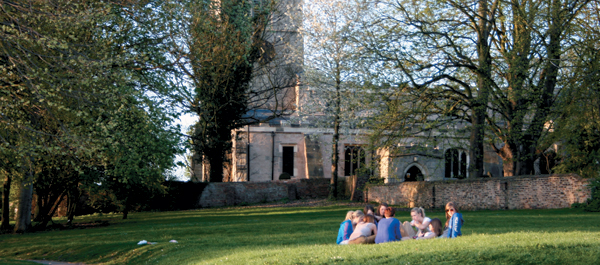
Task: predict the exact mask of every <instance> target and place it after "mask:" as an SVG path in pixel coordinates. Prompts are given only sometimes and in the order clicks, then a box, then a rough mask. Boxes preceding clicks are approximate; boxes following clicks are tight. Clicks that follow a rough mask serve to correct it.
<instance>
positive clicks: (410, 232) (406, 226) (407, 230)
mask: <svg viewBox="0 0 600 265" xmlns="http://www.w3.org/2000/svg"><path fill="white" fill-rule="evenodd" d="M400 229H402V230H404V233H402V230H400V233H401V234H402V237H414V236H415V235H417V232H415V229H413V227H412V226H411V225H410V222H408V221H406V222H404V223H403V224H402V226H400Z"/></svg>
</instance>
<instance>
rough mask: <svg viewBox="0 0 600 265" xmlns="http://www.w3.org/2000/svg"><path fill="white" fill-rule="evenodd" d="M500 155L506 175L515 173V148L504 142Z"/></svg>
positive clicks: (509, 175) (510, 175)
mask: <svg viewBox="0 0 600 265" xmlns="http://www.w3.org/2000/svg"><path fill="white" fill-rule="evenodd" d="M498 155H500V157H501V158H502V171H503V173H504V176H505V177H512V176H514V175H515V170H516V163H515V159H514V154H513V149H512V148H510V147H509V145H508V144H504V146H503V147H502V148H500V150H499V152H498Z"/></svg>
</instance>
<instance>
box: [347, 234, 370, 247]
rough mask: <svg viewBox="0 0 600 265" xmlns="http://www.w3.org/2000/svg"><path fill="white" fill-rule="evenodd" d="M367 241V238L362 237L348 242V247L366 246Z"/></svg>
mask: <svg viewBox="0 0 600 265" xmlns="http://www.w3.org/2000/svg"><path fill="white" fill-rule="evenodd" d="M365 239H366V237H364V236H361V237H359V238H356V239H353V240H350V241H348V245H358V244H364V243H365Z"/></svg>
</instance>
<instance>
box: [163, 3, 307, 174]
mask: <svg viewBox="0 0 600 265" xmlns="http://www.w3.org/2000/svg"><path fill="white" fill-rule="evenodd" d="M173 7H174V10H176V9H177V8H182V9H181V11H180V13H181V14H182V17H181V20H182V22H183V23H182V26H181V27H180V28H178V29H179V30H180V31H179V32H180V33H181V34H180V35H178V37H176V40H179V41H175V42H173V43H174V44H175V45H177V44H181V46H180V47H177V46H176V47H174V48H173V50H172V53H173V57H176V58H178V59H180V60H179V61H178V62H179V64H178V65H179V66H180V70H181V72H182V75H181V76H182V79H183V80H184V81H183V82H182V83H183V85H182V87H183V88H184V90H185V88H188V87H190V88H192V90H193V91H191V92H182V93H181V97H182V102H183V103H184V105H183V107H184V108H186V109H187V110H189V111H190V112H192V113H194V114H196V115H198V117H199V121H198V122H197V123H196V125H195V126H194V131H193V134H192V135H191V139H192V147H193V150H194V152H195V153H196V154H197V155H198V157H199V158H200V159H201V160H203V161H206V162H208V164H209V168H210V169H209V172H210V173H209V174H210V177H209V178H208V179H209V180H210V181H212V182H221V181H223V166H224V164H225V162H226V161H227V159H226V155H227V154H228V153H230V152H231V145H232V134H231V132H232V130H233V129H236V128H240V127H242V126H245V125H248V124H252V123H257V122H261V121H265V120H268V119H271V118H274V117H277V116H279V115H282V114H283V113H284V111H285V110H287V109H289V108H290V107H291V106H290V105H289V104H288V103H287V102H289V100H286V99H289V95H286V93H287V92H289V90H288V89H287V88H290V87H293V86H295V85H296V83H295V82H294V81H295V80H296V78H295V74H296V73H295V72H294V71H296V70H294V66H293V63H292V64H290V63H289V62H282V60H277V58H274V57H278V56H279V55H277V54H276V53H275V49H276V47H274V44H273V43H272V42H274V41H276V40H273V39H271V38H270V37H269V34H272V32H273V31H272V30H271V29H270V27H272V26H273V24H272V23H275V22H274V21H279V22H276V23H293V20H289V19H287V20H286V19H279V18H278V17H277V16H285V14H283V13H278V12H276V11H275V10H278V9H277V8H279V6H278V3H277V2H275V1H234V0H222V1H212V0H197V1H184V2H183V5H180V2H176V3H174V5H173ZM275 14H277V16H275ZM288 18H289V17H288ZM257 79H258V80H260V81H261V82H254V81H253V80H257ZM262 81H264V82H262ZM251 83H252V84H251ZM258 109H269V110H271V115H269V116H267V117H258V116H254V115H251V114H252V113H253V112H252V111H253V110H258ZM254 113H256V112H254Z"/></svg>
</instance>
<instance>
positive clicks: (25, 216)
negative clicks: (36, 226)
mask: <svg viewBox="0 0 600 265" xmlns="http://www.w3.org/2000/svg"><path fill="white" fill-rule="evenodd" d="M32 182H33V171H32V170H28V172H27V177H26V178H25V179H24V180H23V182H22V183H21V185H20V192H19V205H18V212H17V216H16V222H15V233H25V232H27V231H28V230H29V228H31V202H32V199H33V183H32Z"/></svg>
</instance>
